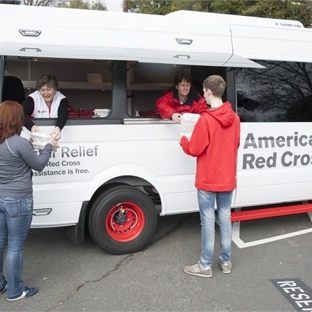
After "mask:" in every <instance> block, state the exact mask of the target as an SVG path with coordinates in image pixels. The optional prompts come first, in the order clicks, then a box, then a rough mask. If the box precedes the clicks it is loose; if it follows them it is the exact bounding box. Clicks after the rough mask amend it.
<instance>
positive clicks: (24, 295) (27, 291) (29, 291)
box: [7, 286, 38, 301]
mask: <svg viewBox="0 0 312 312" xmlns="http://www.w3.org/2000/svg"><path fill="white" fill-rule="evenodd" d="M37 292H38V288H37V287H32V288H29V287H26V286H25V288H24V291H23V292H22V294H21V295H19V296H17V297H13V298H7V300H8V301H16V300H20V299H23V298H28V297H31V296H33V295H35V294H36V293H37Z"/></svg>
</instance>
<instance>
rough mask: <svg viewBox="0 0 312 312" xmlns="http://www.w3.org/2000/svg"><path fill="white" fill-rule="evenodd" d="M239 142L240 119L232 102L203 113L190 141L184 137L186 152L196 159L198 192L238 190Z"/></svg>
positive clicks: (182, 140) (183, 143)
mask: <svg viewBox="0 0 312 312" xmlns="http://www.w3.org/2000/svg"><path fill="white" fill-rule="evenodd" d="M239 140H240V120H239V117H238V115H237V114H236V113H235V112H234V111H233V110H232V106H231V104H230V103H229V102H225V103H223V105H221V106H220V107H218V108H215V109H209V110H208V111H207V112H205V113H203V114H202V115H201V117H200V118H199V119H198V121H197V124H196V125H195V128H194V131H193V133H192V136H191V139H190V141H189V140H188V139H187V138H186V137H185V136H184V137H182V138H181V141H180V145H181V146H182V148H183V151H184V152H185V153H186V154H188V155H190V156H194V157H197V170H196V181H195V186H196V188H197V189H200V190H204V191H210V192H227V191H232V190H234V189H235V188H236V162H237V149H238V147H239Z"/></svg>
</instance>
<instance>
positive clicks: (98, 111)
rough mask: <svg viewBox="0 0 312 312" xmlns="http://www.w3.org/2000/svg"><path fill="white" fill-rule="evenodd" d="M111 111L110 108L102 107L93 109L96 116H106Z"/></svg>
mask: <svg viewBox="0 0 312 312" xmlns="http://www.w3.org/2000/svg"><path fill="white" fill-rule="evenodd" d="M110 112H111V109H108V108H103V109H95V110H94V111H93V113H94V115H95V116H96V117H107V116H108V115H109V114H110Z"/></svg>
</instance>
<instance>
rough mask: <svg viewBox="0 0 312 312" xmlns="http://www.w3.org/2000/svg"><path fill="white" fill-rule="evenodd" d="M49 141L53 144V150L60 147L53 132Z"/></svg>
mask: <svg viewBox="0 0 312 312" xmlns="http://www.w3.org/2000/svg"><path fill="white" fill-rule="evenodd" d="M49 143H50V144H51V145H52V147H53V150H54V151H56V149H57V148H59V146H58V145H57V144H58V140H56V139H55V136H54V135H53V134H51V135H50V140H49Z"/></svg>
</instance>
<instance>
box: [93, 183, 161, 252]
mask: <svg viewBox="0 0 312 312" xmlns="http://www.w3.org/2000/svg"><path fill="white" fill-rule="evenodd" d="M88 225H89V231H90V234H91V237H92V238H93V240H94V241H95V243H96V244H97V245H98V246H100V247H101V248H102V249H104V250H106V251H107V252H109V253H112V254H118V255H121V254H129V253H133V252H136V251H138V250H140V249H142V248H143V247H144V246H145V245H146V244H148V243H149V242H150V240H151V238H152V236H153V234H154V232H155V229H156V225H157V212H156V208H155V205H154V204H153V202H152V201H151V200H150V199H149V198H148V196H147V195H145V194H144V193H143V192H141V191H139V190H137V189H135V188H133V187H131V186H116V187H113V188H111V189H109V190H107V191H105V192H104V193H103V194H101V195H100V196H99V197H98V198H97V199H96V200H95V202H94V204H93V205H92V207H91V210H90V215H89V224H88Z"/></svg>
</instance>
